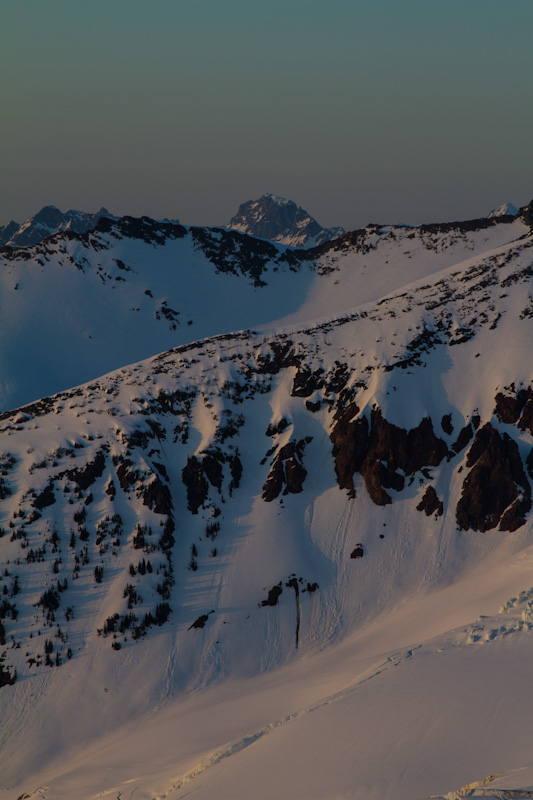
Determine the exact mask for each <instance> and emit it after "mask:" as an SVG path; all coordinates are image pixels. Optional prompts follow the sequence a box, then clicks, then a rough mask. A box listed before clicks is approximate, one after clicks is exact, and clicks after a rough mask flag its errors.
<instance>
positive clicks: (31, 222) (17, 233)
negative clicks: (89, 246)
mask: <svg viewBox="0 0 533 800" xmlns="http://www.w3.org/2000/svg"><path fill="white" fill-rule="evenodd" d="M101 217H107V218H109V219H116V217H113V215H112V214H110V212H109V211H108V210H107V209H106V208H104V207H103V206H102V208H101V209H100V211H97V212H96V213H95V214H90V213H87V212H86V211H75V210H74V209H71V210H70V211H66V212H65V213H63V212H61V211H60V210H59V209H58V208H56V207H55V206H44V208H41V210H40V211H39V212H38V213H37V214H35V216H33V217H30V218H29V219H27V220H26V222H23V223H22V225H19V224H18V222H14V221H11V222H8V223H7V225H3V226H2V227H0V246H2V245H6V246H8V247H30V246H31V245H34V244H38V243H39V242H42V240H43V239H45V238H46V237H47V236H51V235H52V234H54V233H58V232H60V231H72V232H74V233H85V232H86V231H90V230H92V229H93V228H94V227H95V225H96V223H97V222H98V220H99V219H101Z"/></svg>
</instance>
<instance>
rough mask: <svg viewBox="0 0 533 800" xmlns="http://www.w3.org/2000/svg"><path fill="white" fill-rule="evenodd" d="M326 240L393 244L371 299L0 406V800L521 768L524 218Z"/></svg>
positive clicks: (470, 775) (476, 774)
mask: <svg viewBox="0 0 533 800" xmlns="http://www.w3.org/2000/svg"><path fill="white" fill-rule="evenodd" d="M519 226H521V227H519ZM504 232H506V233H505V235H504ZM391 233H393V234H394V237H396V240H394V239H393V238H392V237H391ZM508 234H513V240H512V241H511V240H510V239H511V236H509V238H507V241H505V239H506V236H507V235H508ZM106 235H107V234H106ZM234 235H235V236H237V234H234ZM486 236H489V237H492V238H491V239H490V241H488V242H487V241H485V243H484V244H483V248H481V249H482V252H481V254H477V255H476V247H477V246H478V245H479V243H480V241H481V240H482V238H483V237H486ZM354 237H355V239H354ZM374 237H375V238H374ZM388 237H391V238H388ZM404 237H411V238H404ZM184 238H185V236H183V237H182V239H181V240H179V241H182V240H183V239H184ZM72 241H74V239H73V240H72ZM119 241H120V240H119ZM210 241H212V239H211V240H210ZM239 241H240V240H239ZM245 241H247V240H245ZM354 241H355V242H358V245H357V246H358V247H359V248H360V255H361V256H362V257H365V258H366V257H368V256H369V255H371V254H373V253H374V252H375V250H376V249H379V248H382V247H383V248H384V252H385V249H387V248H392V244H391V242H393V241H396V243H397V245H399V246H400V249H401V251H402V253H401V255H403V256H404V257H405V258H404V259H402V258H400V256H398V260H397V261H395V267H396V268H397V270H398V271H396V270H395V269H394V268H393V267H391V269H390V273H389V274H390V276H391V288H390V291H389V292H388V293H384V294H382V295H380V296H379V298H375V297H370V298H369V299H367V300H366V302H361V303H360V304H354V306H353V307H352V308H351V309H350V310H347V309H346V310H345V313H343V314H337V315H330V316H329V317H327V315H324V316H323V317H322V318H321V319H320V320H318V321H316V320H315V321H313V320H312V319H308V321H307V322H306V324H305V325H303V324H300V323H294V322H293V323H289V322H287V321H285V323H284V325H283V326H281V325H280V326H279V327H278V328H277V329H276V330H267V329H264V330H262V331H255V332H254V331H251V330H248V331H241V332H236V333H227V334H224V335H220V336H218V337H211V338H206V339H203V340H200V341H197V342H194V343H192V344H191V343H188V344H183V345H181V346H179V347H176V348H174V349H172V350H170V351H168V352H164V353H161V354H160V355H158V356H155V357H153V358H150V359H148V360H145V361H143V362H140V363H137V364H133V365H131V366H128V367H123V368H122V369H120V370H118V371H115V372H113V373H110V374H108V375H106V376H104V377H101V378H99V379H98V380H95V381H93V382H92V383H90V384H87V385H84V386H80V387H78V388H76V389H72V390H69V391H67V392H64V393H62V394H59V395H56V396H54V397H51V398H47V399H44V400H42V401H38V402H36V403H34V404H31V405H29V406H27V407H25V408H22V409H19V410H17V411H13V412H6V413H5V414H3V415H2V417H1V418H0V429H1V433H2V437H3V455H2V462H1V471H2V479H1V483H0V494H1V495H2V499H1V500H0V514H1V515H2V519H1V521H0V525H1V527H2V530H3V536H2V538H1V539H0V546H1V551H2V563H3V567H2V571H1V577H2V580H1V583H2V587H4V588H2V590H1V591H2V595H0V597H1V598H2V600H1V601H0V602H1V603H2V605H1V608H2V616H3V629H2V638H3V640H4V642H5V643H4V646H3V648H2V649H3V654H2V657H1V658H2V660H1V666H2V669H1V672H0V676H1V681H2V683H3V684H4V685H3V687H2V688H1V689H0V719H2V721H3V727H2V732H1V739H0V752H1V753H2V756H1V758H2V763H1V764H0V775H1V776H2V777H1V779H0V780H1V783H0V786H1V787H2V788H3V789H4V792H3V796H5V797H6V799H7V800H16V798H18V797H19V796H20V795H21V794H23V793H24V794H26V795H28V796H30V797H44V796H46V797H47V798H50V800H63V798H72V797H73V796H75V797H76V798H77V799H78V800H86V799H87V800H88V798H93V797H96V796H107V795H109V796H111V797H114V796H117V797H118V796H120V797H121V798H122V800H127V799H130V800H139V798H156V797H157V798H163V797H166V798H171V800H178V798H182V797H185V796H187V797H192V798H195V800H202V799H204V798H212V797H217V798H248V797H250V796H253V797H254V798H256V799H257V800H263V799H264V800H266V798H270V797H272V796H278V797H282V798H289V797H302V798H303V797H306V798H308V797H310V798H317V800H318V798H324V797H326V798H327V797H329V798H332V797H355V798H361V799H362V798H365V800H378V798H379V800H383V798H385V799H390V800H412V799H413V798H426V797H429V796H430V795H444V794H446V793H447V792H450V791H454V790H456V789H457V788H458V787H460V786H465V785H466V784H468V783H473V782H475V781H480V780H483V779H484V778H486V777H487V776H488V775H489V774H491V773H499V772H506V773H507V774H510V773H511V771H512V770H518V769H520V768H525V767H527V765H528V764H530V762H531V754H530V737H529V735H528V732H529V729H530V727H531V710H530V708H529V707H528V701H527V698H528V697H529V687H530V663H531V657H532V656H533V609H532V606H533V588H532V587H533V580H532V568H533V540H532V536H531V534H532V531H531V519H532V517H531V504H532V503H531V478H532V476H533V456H532V447H533V372H532V369H531V362H530V359H529V349H530V343H531V339H532V334H533V328H532V318H533V290H532V287H531V280H532V276H533V238H532V235H531V233H530V232H529V231H528V229H527V228H525V226H524V225H523V223H521V222H519V221H517V222H515V223H510V222H507V223H504V224H501V223H497V222H495V223H491V224H488V223H487V225H486V226H485V227H483V226H482V227H481V228H480V227H479V226H477V225H476V226H473V229H472V230H464V227H463V228H459V229H458V228H457V227H453V226H451V227H450V228H448V229H445V230H440V231H439V230H431V231H429V232H428V231H427V230H422V229H417V230H415V231H411V230H409V229H408V230H401V231H397V230H396V229H395V230H393V231H392V232H391V231H390V230H388V229H387V230H382V231H381V232H380V231H374V230H372V231H369V230H366V231H365V232H360V233H359V234H357V236H356V235H355V234H354V235H353V236H352V238H350V237H347V239H346V240H345V241H344V243H341V244H335V245H331V246H330V247H329V249H327V250H325V251H322V252H321V253H320V256H319V261H318V263H319V264H320V265H322V267H321V268H320V269H321V272H322V274H320V278H319V277H318V276H317V278H316V280H317V281H318V280H319V279H320V280H322V281H324V284H323V285H324V286H326V283H325V282H326V281H328V280H332V281H333V282H334V281H335V280H336V279H339V280H343V279H344V276H343V269H344V268H346V272H347V273H349V274H353V268H352V270H350V268H349V266H348V263H344V262H343V261H342V257H343V255H344V254H345V257H346V259H347V260H348V259H349V258H354V259H355V258H356V256H355V245H354ZM407 242H409V243H410V245H411V249H409V247H408V246H406V244H407ZM428 243H429V244H431V246H429V244H428ZM445 245H446V247H445ZM417 248H418V249H417ZM154 250H155V248H154ZM344 251H345V252H344ZM105 252H106V251H104V250H103V249H102V254H105ZM277 252H279V253H281V254H283V251H282V250H279V251H277ZM453 254H455V255H453ZM409 256H411V258H409ZM423 256H424V257H425V258H426V260H427V265H426V272H422V266H420V270H421V273H417V271H416V270H417V269H418V266H416V265H417V264H419V263H420V265H421V264H422V261H423ZM452 256H453V257H452ZM447 258H449V259H450V260H449V261H447ZM280 259H281V256H280ZM328 259H329V262H328ZM334 259H338V261H337V262H335V261H334ZM385 260H386V259H385ZM389 260H390V259H389ZM407 262H411V263H412V264H413V265H415V266H414V268H413V272H412V274H411V275H408V268H407ZM243 263H244V262H243ZM246 263H248V262H246ZM282 263H283V262H282V261H281V260H280V265H281V264H282ZM328 264H329V266H330V267H331V269H332V270H334V271H335V270H336V271H337V273H338V277H336V276H335V272H330V271H328V270H325V269H324V265H328ZM403 264H405V266H402V265H403ZM398 265H400V266H398ZM102 268H103V267H102ZM361 268H362V267H361ZM268 269H269V270H272V271H274V266H271V265H270V264H269V266H268ZM402 270H405V272H403V271H402ZM316 271H317V274H318V273H319V268H318V267H316ZM128 274H129V273H128ZM269 274H270V273H269V272H265V273H263V272H261V273H260V276H261V280H263V278H265V276H266V275H268V276H269ZM294 274H295V275H296V276H298V275H300V273H294ZM310 274H312V275H315V273H314V272H313V273H310ZM372 274H373V271H372ZM407 276H408V277H407ZM394 277H396V279H397V280H398V281H403V283H401V282H400V283H398V284H397V285H394V284H393V278H394ZM354 280H355V279H354ZM265 282H266V280H265ZM379 285H380V284H379V279H376V284H375V287H379ZM264 288H265V287H263V289H264ZM263 289H261V291H262V290H263ZM372 291H378V288H374V289H373V290H372ZM369 293H370V294H371V291H370V290H369ZM306 302H309V306H308V309H317V308H318V307H319V306H318V302H319V301H318V299H313V296H312V295H311V296H310V297H309V296H308V299H307V301H306ZM329 302H330V299H327V298H326V301H325V305H324V306H323V307H321V308H322V309H323V310H324V311H325V310H326V309H327V308H328V305H327V303H329ZM313 303H314V305H313ZM73 709H75V711H74V712H73ZM502 731H505V736H503V735H502ZM524 774H525V773H524ZM516 785H517V784H516V783H515V786H516ZM521 786H522V788H526V787H525V786H524V784H521Z"/></svg>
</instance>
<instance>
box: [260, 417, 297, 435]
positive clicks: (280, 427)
mask: <svg viewBox="0 0 533 800" xmlns="http://www.w3.org/2000/svg"><path fill="white" fill-rule="evenodd" d="M290 424H291V423H290V422H289V420H288V419H286V418H285V417H282V418H281V419H280V420H279V422H276V423H275V424H274V423H272V422H271V423H270V424H269V426H268V428H267V429H266V432H265V433H266V436H276V435H277V434H278V433H283V431H284V430H286V429H287V428H288V427H289V425H290Z"/></svg>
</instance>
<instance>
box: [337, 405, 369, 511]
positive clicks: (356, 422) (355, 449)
mask: <svg viewBox="0 0 533 800" xmlns="http://www.w3.org/2000/svg"><path fill="white" fill-rule="evenodd" d="M358 413H359V408H358V407H357V406H356V405H355V404H352V405H350V406H349V407H348V408H346V409H345V410H344V411H343V412H342V413H341V414H337V415H336V418H337V420H336V424H335V426H334V428H333V430H332V432H331V434H330V438H331V441H332V442H333V457H334V459H335V472H336V474H337V482H338V484H339V487H340V488H341V489H348V492H349V495H350V497H355V489H354V485H353V476H354V474H355V473H356V472H360V471H361V467H362V465H363V461H364V458H365V456H366V453H367V451H368V445H369V434H368V420H367V419H366V418H365V417H361V418H360V419H354V417H356V416H357V414H358Z"/></svg>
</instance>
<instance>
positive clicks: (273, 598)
mask: <svg viewBox="0 0 533 800" xmlns="http://www.w3.org/2000/svg"><path fill="white" fill-rule="evenodd" d="M282 592H283V589H282V588H281V583H279V584H277V585H276V586H273V587H272V589H270V590H269V592H268V597H267V599H266V600H262V601H261V605H262V606H263V607H265V606H277V604H278V599H279V596H280V595H281V594H282Z"/></svg>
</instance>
